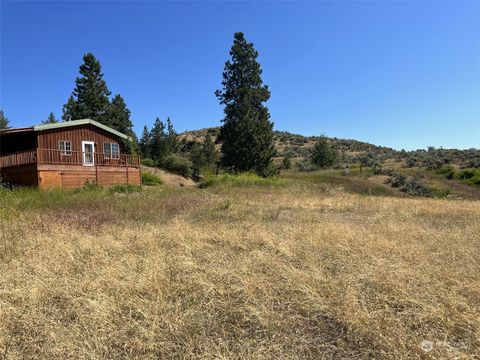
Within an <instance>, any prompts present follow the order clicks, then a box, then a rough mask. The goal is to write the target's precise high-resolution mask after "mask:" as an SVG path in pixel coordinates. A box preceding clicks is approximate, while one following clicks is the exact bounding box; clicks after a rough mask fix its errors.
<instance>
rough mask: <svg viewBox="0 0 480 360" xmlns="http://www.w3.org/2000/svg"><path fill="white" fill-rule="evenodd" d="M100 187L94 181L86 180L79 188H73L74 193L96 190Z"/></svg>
mask: <svg viewBox="0 0 480 360" xmlns="http://www.w3.org/2000/svg"><path fill="white" fill-rule="evenodd" d="M101 189H102V187H101V186H100V185H98V184H97V183H96V182H95V181H90V180H87V181H85V184H83V186H82V187H81V188H78V189H75V192H76V193H80V192H84V191H98V190H101Z"/></svg>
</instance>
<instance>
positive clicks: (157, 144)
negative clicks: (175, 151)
mask: <svg viewBox="0 0 480 360" xmlns="http://www.w3.org/2000/svg"><path fill="white" fill-rule="evenodd" d="M167 152H168V145H167V141H166V134H165V124H164V123H163V122H162V121H161V120H160V119H159V118H158V117H157V118H156V119H155V122H154V123H153V127H152V130H151V131H150V155H151V157H152V159H153V160H155V161H157V162H158V163H161V162H162V160H163V159H164V157H165V156H166V154H167Z"/></svg>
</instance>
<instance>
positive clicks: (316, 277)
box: [0, 182, 480, 359]
mask: <svg viewBox="0 0 480 360" xmlns="http://www.w3.org/2000/svg"><path fill="white" fill-rule="evenodd" d="M0 274H1V276H0V358H3V359H127V358H128V359H189V358H218V359H238V358H245V359H282V358H285V359H338V358H349V359H371V358H376V359H405V358H419V359H433V358H446V359H462V358H464V359H470V358H475V357H480V202H478V201H468V200H462V201H449V200H441V199H411V198H402V197H384V196H368V195H359V194H352V193H347V192H344V191H341V190H338V189H335V187H330V186H329V185H315V184H311V185H308V186H307V185H299V184H297V185H295V184H291V183H288V184H285V183H283V182H273V183H266V184H265V185H262V184H256V185H251V186H249V185H248V184H243V185H242V184H239V185H236V186H233V185H229V184H220V185H218V186H212V187H208V188H206V189H198V188H169V187H167V186H160V187H154V188H145V189H143V191H141V192H135V193H131V194H112V193H111V192H109V191H107V190H95V189H94V190H89V191H80V192H61V191H52V192H44V193H38V192H35V191H32V190H24V191H19V192H16V193H5V194H3V195H2V197H1V198H0Z"/></svg>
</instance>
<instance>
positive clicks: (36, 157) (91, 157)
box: [0, 149, 140, 168]
mask: <svg viewBox="0 0 480 360" xmlns="http://www.w3.org/2000/svg"><path fill="white" fill-rule="evenodd" d="M34 163H38V164H39V165H40V164H41V165H84V166H120V167H126V166H132V167H138V166H140V157H139V156H138V155H127V154H104V153H97V152H95V153H88V152H82V151H64V150H54V149H37V150H31V151H24V152H18V153H15V154H8V155H4V156H0V168H2V167H3V168H6V167H12V166H20V165H26V164H34Z"/></svg>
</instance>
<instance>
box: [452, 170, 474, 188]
mask: <svg viewBox="0 0 480 360" xmlns="http://www.w3.org/2000/svg"><path fill="white" fill-rule="evenodd" d="M455 178H456V179H458V180H463V181H464V182H465V183H467V184H468V185H480V169H474V168H467V169H463V170H461V171H459V172H457V173H456V174H455Z"/></svg>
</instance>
